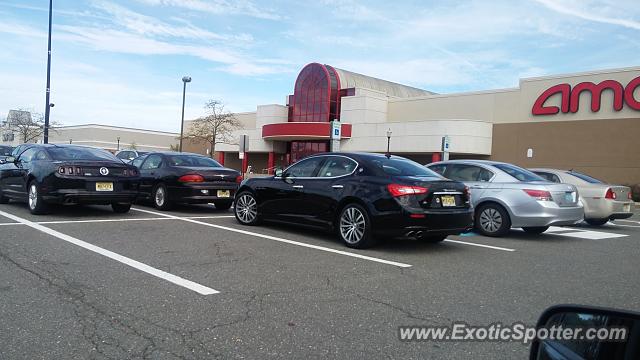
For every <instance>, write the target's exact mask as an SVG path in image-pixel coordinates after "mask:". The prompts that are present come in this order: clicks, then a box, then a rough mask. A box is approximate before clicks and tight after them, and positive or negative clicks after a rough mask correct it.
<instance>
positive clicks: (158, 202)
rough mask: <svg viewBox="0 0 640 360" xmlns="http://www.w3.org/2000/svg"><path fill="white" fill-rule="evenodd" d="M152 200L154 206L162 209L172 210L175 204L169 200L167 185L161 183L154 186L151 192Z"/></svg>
mask: <svg viewBox="0 0 640 360" xmlns="http://www.w3.org/2000/svg"><path fill="white" fill-rule="evenodd" d="M151 201H152V202H153V206H154V207H155V208H156V209H158V210H162V211H167V210H171V208H172V207H173V204H172V203H171V201H170V200H169V191H168V190H167V187H166V186H165V185H164V184H162V183H160V184H158V185H156V187H155V188H153V192H152V193H151Z"/></svg>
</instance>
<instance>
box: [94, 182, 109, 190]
mask: <svg viewBox="0 0 640 360" xmlns="http://www.w3.org/2000/svg"><path fill="white" fill-rule="evenodd" d="M96 191H113V183H110V182H99V183H96Z"/></svg>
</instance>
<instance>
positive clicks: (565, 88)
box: [531, 84, 571, 115]
mask: <svg viewBox="0 0 640 360" xmlns="http://www.w3.org/2000/svg"><path fill="white" fill-rule="evenodd" d="M570 92H571V85H569V84H559V85H555V86H552V87H550V88H548V89H547V90H545V91H544V92H543V93H542V94H541V95H540V96H539V97H538V99H537V100H536V102H535V103H534V104H533V109H531V113H533V115H553V114H557V113H558V112H559V111H560V109H559V108H558V107H557V106H544V103H545V102H546V101H547V99H548V98H550V97H551V96H552V95H555V94H557V93H561V94H562V98H561V106H562V112H563V113H567V112H569V93H570Z"/></svg>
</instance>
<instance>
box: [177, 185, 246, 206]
mask: <svg viewBox="0 0 640 360" xmlns="http://www.w3.org/2000/svg"><path fill="white" fill-rule="evenodd" d="M168 190H169V198H170V199H171V201H173V202H180V203H187V204H207V203H211V202H214V201H228V202H232V201H233V198H234V196H235V195H236V191H237V190H238V184H236V183H229V184H216V185H207V184H201V185H195V184H194V185H191V184H186V185H183V186H174V187H169V189H168ZM218 190H222V191H229V197H218Z"/></svg>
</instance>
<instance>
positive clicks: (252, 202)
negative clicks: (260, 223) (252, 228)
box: [233, 193, 258, 225]
mask: <svg viewBox="0 0 640 360" xmlns="http://www.w3.org/2000/svg"><path fill="white" fill-rule="evenodd" d="M233 209H234V212H235V214H236V217H237V218H238V220H239V221H240V222H241V223H243V224H245V225H251V224H255V223H256V221H257V219H258V203H257V201H256V199H255V198H254V197H253V195H252V194H251V193H244V194H240V196H239V197H238V199H237V200H236V204H235V206H234V208H233Z"/></svg>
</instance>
